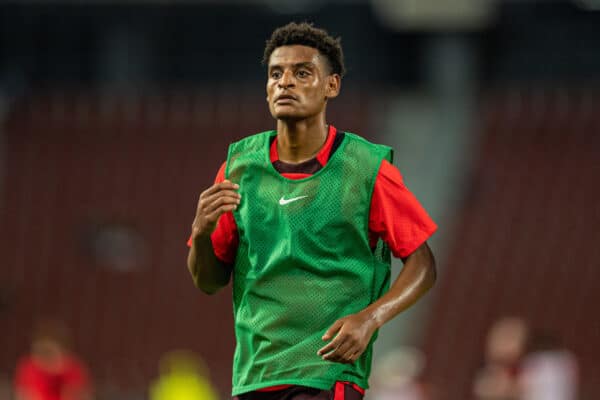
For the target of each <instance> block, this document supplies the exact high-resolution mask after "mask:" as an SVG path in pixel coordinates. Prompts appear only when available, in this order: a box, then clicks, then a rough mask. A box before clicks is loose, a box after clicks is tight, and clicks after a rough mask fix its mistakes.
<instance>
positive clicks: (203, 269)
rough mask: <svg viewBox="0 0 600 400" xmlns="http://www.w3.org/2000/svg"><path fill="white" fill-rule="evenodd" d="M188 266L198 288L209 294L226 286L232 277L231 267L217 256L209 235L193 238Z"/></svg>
mask: <svg viewBox="0 0 600 400" xmlns="http://www.w3.org/2000/svg"><path fill="white" fill-rule="evenodd" d="M187 265H188V270H189V271H190V273H191V274H192V278H193V280H194V284H195V285H196V287H198V288H199V289H200V290H202V291H203V292H205V293H207V294H213V293H215V292H217V291H218V290H219V289H221V288H222V287H224V286H226V285H227V283H228V282H229V278H230V276H231V266H230V265H227V264H225V263H223V262H221V261H220V260H219V259H218V258H217V257H216V256H215V253H214V250H213V247H212V243H211V240H210V236H209V235H207V236H200V235H199V236H196V237H194V238H193V240H192V246H191V247H190V250H189V253H188V259H187Z"/></svg>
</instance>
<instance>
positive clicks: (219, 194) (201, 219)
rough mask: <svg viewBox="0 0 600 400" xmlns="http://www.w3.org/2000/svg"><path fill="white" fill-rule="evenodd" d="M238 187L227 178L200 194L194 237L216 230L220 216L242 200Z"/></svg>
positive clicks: (193, 223)
mask: <svg viewBox="0 0 600 400" xmlns="http://www.w3.org/2000/svg"><path fill="white" fill-rule="evenodd" d="M237 189H239V185H237V184H235V183H232V182H230V181H228V180H225V181H223V182H221V183H217V184H215V185H213V186H211V187H209V188H208V189H206V190H205V191H204V192H202V193H201V194H200V198H199V199H198V207H197V208H196V216H195V218H194V222H192V239H195V238H196V237H199V236H204V237H206V236H208V235H210V234H211V233H212V232H213V231H214V230H215V227H216V226H217V221H218V220H219V217H220V216H221V215H222V214H224V213H226V212H229V211H233V210H235V209H236V208H237V206H238V204H240V200H241V196H240V194H239V193H238V192H237Z"/></svg>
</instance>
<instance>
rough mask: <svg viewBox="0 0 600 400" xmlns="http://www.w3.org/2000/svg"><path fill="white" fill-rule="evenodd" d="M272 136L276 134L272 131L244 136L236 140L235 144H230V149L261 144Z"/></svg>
mask: <svg viewBox="0 0 600 400" xmlns="http://www.w3.org/2000/svg"><path fill="white" fill-rule="evenodd" d="M274 134H276V132H275V131H273V130H270V131H264V132H259V133H254V134H252V135H248V136H245V137H243V138H242V139H239V140H236V141H235V142H233V143H231V145H230V147H238V146H242V147H248V146H251V145H252V144H254V143H263V142H264V140H265V139H267V138H270V137H271V136H273V135H274Z"/></svg>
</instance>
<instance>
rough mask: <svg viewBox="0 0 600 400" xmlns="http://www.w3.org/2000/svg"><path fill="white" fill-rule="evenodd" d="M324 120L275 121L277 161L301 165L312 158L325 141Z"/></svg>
mask: <svg viewBox="0 0 600 400" xmlns="http://www.w3.org/2000/svg"><path fill="white" fill-rule="evenodd" d="M327 133H328V129H327V125H326V124H325V119H324V118H316V119H314V120H301V121H282V120H278V121H277V152H278V154H279V159H280V160H281V161H283V162H288V163H301V162H303V161H306V160H310V159H311V158H313V157H314V156H315V155H316V154H317V153H318V152H319V149H321V147H322V146H323V144H324V143H325V141H326V140H327Z"/></svg>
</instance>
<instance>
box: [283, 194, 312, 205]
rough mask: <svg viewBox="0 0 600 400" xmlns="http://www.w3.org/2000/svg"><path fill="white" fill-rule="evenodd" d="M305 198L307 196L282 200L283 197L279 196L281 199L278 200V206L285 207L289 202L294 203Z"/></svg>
mask: <svg viewBox="0 0 600 400" xmlns="http://www.w3.org/2000/svg"><path fill="white" fill-rule="evenodd" d="M305 197H308V196H298V197H292V198H291V199H284V198H283V196H281V198H280V199H279V204H280V205H282V206H285V205H286V204H288V203H291V202H293V201H296V200H300V199H303V198H305Z"/></svg>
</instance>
